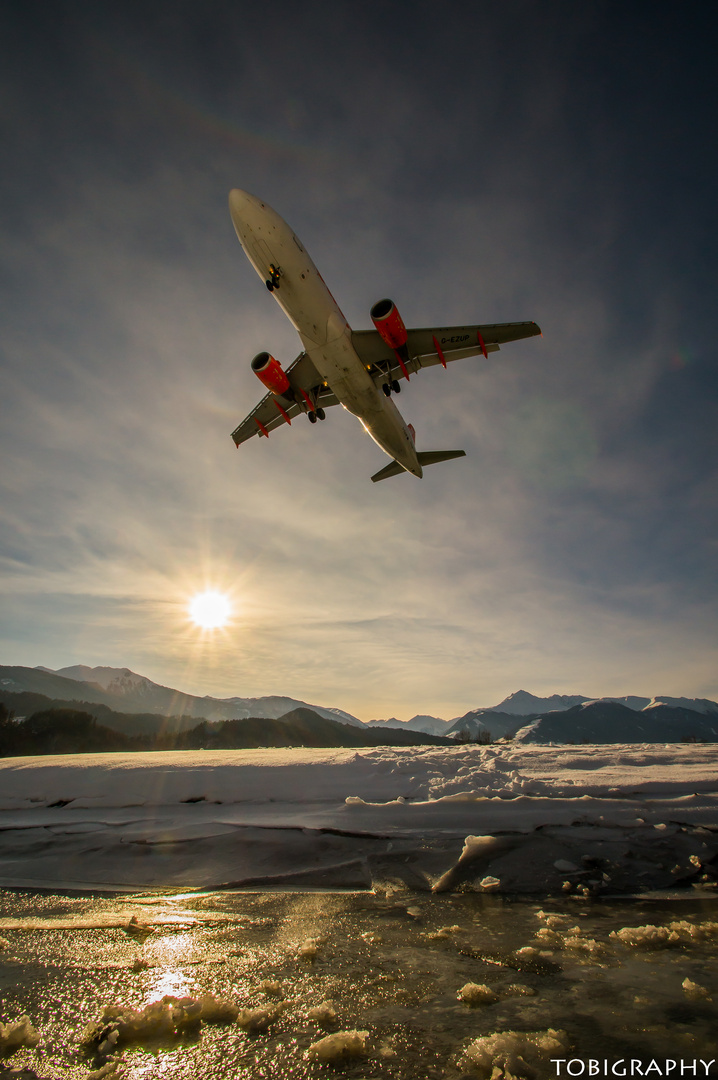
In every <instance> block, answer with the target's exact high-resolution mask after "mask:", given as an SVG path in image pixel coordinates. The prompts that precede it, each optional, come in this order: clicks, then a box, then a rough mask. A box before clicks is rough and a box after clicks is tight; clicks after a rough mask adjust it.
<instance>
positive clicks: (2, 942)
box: [0, 937, 10, 952]
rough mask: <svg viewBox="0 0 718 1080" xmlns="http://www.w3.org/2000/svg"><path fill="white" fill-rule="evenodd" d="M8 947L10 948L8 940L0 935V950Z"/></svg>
mask: <svg viewBox="0 0 718 1080" xmlns="http://www.w3.org/2000/svg"><path fill="white" fill-rule="evenodd" d="M9 948H10V942H9V941H8V939H7V938H4V937H0V952H2V951H3V949H9Z"/></svg>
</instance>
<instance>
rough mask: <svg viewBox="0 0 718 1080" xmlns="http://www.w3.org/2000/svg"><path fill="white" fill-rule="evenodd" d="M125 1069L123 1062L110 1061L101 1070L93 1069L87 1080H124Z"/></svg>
mask: <svg viewBox="0 0 718 1080" xmlns="http://www.w3.org/2000/svg"><path fill="white" fill-rule="evenodd" d="M125 1075H126V1073H125V1068H124V1065H123V1063H122V1062H121V1061H108V1062H107V1064H106V1065H103V1066H102V1068H101V1069H93V1071H92V1072H91V1073H88V1074H87V1080H122V1077H123V1076H125Z"/></svg>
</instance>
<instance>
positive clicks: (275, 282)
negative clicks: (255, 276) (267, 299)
mask: <svg viewBox="0 0 718 1080" xmlns="http://www.w3.org/2000/svg"><path fill="white" fill-rule="evenodd" d="M280 276H281V271H280V270H278V269H277V267H276V266H275V265H274V263H270V264H269V277H268V278H267V280H266V281H265V285H266V286H267V288H268V289H269V291H270V292H273V291H274V289H278V288H279V278H280Z"/></svg>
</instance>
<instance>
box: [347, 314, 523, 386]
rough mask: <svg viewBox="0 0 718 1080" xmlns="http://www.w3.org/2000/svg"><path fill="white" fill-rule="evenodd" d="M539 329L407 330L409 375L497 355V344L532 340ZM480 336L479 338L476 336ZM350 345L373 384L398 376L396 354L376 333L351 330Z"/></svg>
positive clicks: (508, 326) (515, 326) (520, 325)
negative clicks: (370, 370) (369, 369)
mask: <svg viewBox="0 0 718 1080" xmlns="http://www.w3.org/2000/svg"><path fill="white" fill-rule="evenodd" d="M540 333H541V330H540V328H539V327H538V326H537V325H536V323H535V322H520V323H479V324H476V325H475V326H437V327H428V328H424V329H418V330H407V341H406V345H407V351H408V353H409V364H408V365H407V367H408V370H409V372H412V373H413V372H416V371H419V370H420V369H421V368H423V367H433V366H434V365H436V364H440V363H441V362H442V361H441V357H440V356H439V353H438V352H437V348H436V346H437V344H438V346H439V348H440V349H441V352H442V355H443V357H444V360H445V361H446V362H447V363H448V362H449V361H450V360H463V359H465V358H466V357H469V356H481V354H482V353H483V351H484V349H483V348H482V341H483V345H484V347H485V349H486V352H487V353H490V352H498V350H499V348H500V347H501V345H505V344H506V343H507V342H509V341H520V340H521V339H522V338H528V337H535V336H536V335H537V334H540ZM479 335H480V337H479ZM352 345H353V346H354V349H355V351H356V353H357V355H358V356H359V359H360V360H361V361H362V362H363V363H364V364H366V365H371V366H372V367H373V368H375V369H376V370H375V381H376V382H383V381H385V380H386V378H387V377H389V378H391V379H394V378H397V377H400V376H401V374H402V372H401V367H400V365H399V363H398V362H397V358H396V354H395V353H394V352H393V350H392V349H390V348H389V346H388V345H386V344H385V342H384V341H383V340H382V338H381V336H380V335H379V333H378V331H376V330H353V331H352Z"/></svg>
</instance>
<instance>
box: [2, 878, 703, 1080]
mask: <svg viewBox="0 0 718 1080" xmlns="http://www.w3.org/2000/svg"><path fill="white" fill-rule="evenodd" d="M181 900H182V913H183V915H186V917H187V918H188V920H189V919H190V918H191V917H192V916H194V917H196V920H197V921H196V922H195V924H194V925H192V926H188V925H185V926H183V927H182V928H181V929H177V930H172V931H168V929H167V927H166V926H161V925H158V921H159V920H161V919H162V918H164V917H166V915H167V914H168V911H171V910H172V907H171V905H170V904H168V902H167V901H166V900H165V901H163V902H162V903H158V904H155V905H151V904H147V905H145V906H143V908H142V922H143V923H147V924H150V925H152V923H153V918H154V920H155V922H154V927H153V929H152V931H151V934H150V936H148V937H147V939H146V940H145V941H144V943H140V942H138V941H137V940H133V939H131V938H130V937H129V936H128V934H127V933H126V932H124V931H123V930H122V928H121V923H120V920H118V921H116V923H115V928H108V927H107V926H106V925H105V926H104V927H102V926H100V925H98V926H97V927H96V928H94V929H93V928H92V927H91V925H88V924H91V922H92V919H93V917H94V918H95V919H96V920H97V923H98V924H99V923H100V922H101V920H102V919H104V920H105V923H106V922H107V916H108V913H110V914H111V913H112V912H113V910H120V906H119V902H117V901H112V900H107V899H97V898H95V899H83V900H82V901H77V900H74V901H72V906H73V910H75V911H78V909H81V910H82V912H83V913H84V916H85V925H84V926H78V927H77V929H75V930H64V931H61V932H60V931H56V930H51V929H49V928H48V929H45V930H43V929H42V927H41V925H40V924H38V921H37V918H36V919H35V925H36V926H37V927H38V928H37V929H35V930H32V931H27V932H23V931H21V930H13V931H9V930H7V931H3V935H4V936H6V937H7V938H8V941H9V949H7V950H5V951H3V952H1V953H0V996H2V999H3V1000H2V1005H1V1006H0V1008H1V1009H2V1012H1V1013H0V1020H2V1021H7V1020H8V1019H12V1018H15V1017H17V1016H20V1015H22V1014H23V1013H27V1014H28V1015H29V1016H30V1018H31V1020H32V1022H33V1023H34V1024H35V1026H36V1027H37V1028H38V1029H39V1030H40V1031H41V1033H42V1042H41V1044H40V1046H39V1047H38V1049H37V1050H36V1051H34V1050H31V1049H25V1050H22V1051H19V1052H18V1054H16V1055H15V1056H14V1057H13V1060H12V1063H13V1065H15V1064H17V1065H21V1064H23V1065H25V1064H26V1065H28V1066H29V1067H31V1068H35V1070H36V1072H37V1073H38V1075H40V1076H56V1075H63V1076H64V1077H66V1078H67V1080H85V1077H86V1076H87V1073H88V1071H89V1068H90V1063H89V1062H88V1059H87V1055H85V1056H84V1057H83V1052H82V1051H81V1049H80V1047H79V1032H80V1031H81V1030H82V1028H83V1026H84V1025H85V1024H86V1023H88V1022H89V1021H91V1020H93V1019H96V1018H97V1017H99V1016H101V1015H102V1012H103V1009H104V1008H106V1007H108V1006H123V1007H127V1008H131V1009H134V1010H141V1009H143V1008H145V1007H146V1006H147V1005H149V1004H151V1003H152V1002H156V1001H158V1000H161V999H162V998H163V997H165V996H171V997H174V998H184V997H187V996H191V997H194V998H199V997H201V996H202V995H209V994H212V995H215V997H216V998H218V999H229V1000H230V1001H232V1002H234V1003H235V1004H236V1006H237V1007H238V1008H239V1009H240V1010H245V1011H246V1013H247V1014H249V1013H254V1014H256V1013H257V1012H258V1011H260V1010H262V1009H264V1010H270V1011H272V1010H273V1009H274V1007H275V1006H276V1005H277V1003H278V1002H279V1001H280V1000H281V1001H282V1003H283V1011H277V1012H276V1015H275V1013H274V1012H272V1020H271V1022H270V1023H268V1024H267V1026H266V1027H265V1028H263V1029H262V1030H251V1029H250V1028H249V1027H242V1025H241V1024H240V1023H239V1022H233V1023H231V1024H223V1023H207V1024H203V1025H202V1027H201V1030H200V1031H199V1032H198V1033H197V1035H196V1037H195V1039H194V1041H192V1040H191V1039H188V1040H187V1041H184V1040H180V1042H178V1041H177V1040H176V1039H175V1040H174V1041H171V1040H165V1042H164V1043H160V1044H158V1045H154V1046H149V1045H143V1044H139V1045H137V1044H133V1045H131V1046H128V1047H126V1048H125V1049H124V1050H123V1052H122V1053H123V1059H124V1061H125V1063H126V1066H125V1067H126V1070H127V1076H128V1078H129V1080H145V1078H149V1077H156V1076H160V1077H167V1078H172V1080H196V1078H197V1077H202V1078H203V1080H204V1078H205V1077H207V1078H209V1080H213V1078H215V1077H216V1078H217V1080H220V1078H226V1077H227V1076H232V1077H235V1076H236V1077H247V1078H252V1080H256V1078H260V1077H264V1076H266V1077H270V1076H272V1077H282V1078H283V1080H284V1078H287V1080H305V1078H307V1080H309V1078H316V1077H319V1076H321V1075H324V1074H325V1072H326V1069H325V1066H322V1065H319V1064H317V1063H316V1062H313V1061H312V1059H311V1057H310V1056H309V1055H308V1051H309V1047H310V1046H311V1045H313V1044H315V1043H316V1042H317V1041H318V1040H319V1039H321V1038H323V1037H325V1036H326V1035H328V1034H331V1033H333V1032H335V1031H347V1030H348V1031H351V1030H354V1029H356V1030H360V1031H367V1032H368V1033H369V1035H368V1037H367V1041H366V1054H365V1057H363V1058H361V1059H358V1060H357V1061H356V1062H349V1063H346V1064H345V1065H344V1066H342V1068H343V1069H344V1070H345V1074H346V1075H349V1076H354V1077H364V1076H367V1077H379V1076H381V1077H382V1080H384V1078H386V1080H416V1078H417V1077H422V1078H423V1077H433V1076H436V1077H444V1078H446V1080H452V1078H456V1077H458V1076H461V1075H463V1074H465V1073H466V1071H467V1066H466V1064H465V1062H464V1064H462V1062H463V1061H464V1058H463V1055H464V1053H465V1050H466V1048H467V1046H469V1045H470V1044H471V1043H472V1041H475V1040H476V1039H477V1038H480V1037H489V1036H491V1035H492V1034H493V1033H497V1032H506V1031H520V1032H524V1033H526V1032H532V1031H533V1032H535V1031H546V1030H547V1029H549V1028H551V1029H555V1030H561V1031H563V1032H565V1033H566V1036H565V1038H566V1043H567V1045H569V1044H570V1046H571V1048H572V1049H571V1053H572V1054H575V1055H576V1056H579V1057H584V1058H588V1057H596V1058H600V1059H603V1058H604V1057H608V1058H609V1059H611V1058H619V1057H627V1056H630V1057H633V1058H637V1059H640V1060H643V1061H647V1060H648V1059H650V1057H652V1056H659V1055H662V1056H667V1057H669V1058H670V1057H676V1056H679V1055H680V1054H683V1055H684V1056H686V1057H687V1058H688V1057H690V1058H691V1059H692V1057H693V1056H694V1055H695V1054H697V1053H698V1052H699V1051H700V1054H701V1056H702V1057H704V1058H705V1057H706V1055H708V1057H709V1058H711V1057H716V1058H718V1047H717V1046H716V1019H717V1017H718V1012H717V1009H716V1003H718V964H717V963H716V961H718V929H716V931H715V932H714V931H713V930H708V929H707V928H708V926H709V922H710V920H712V919H718V910H716V907H715V905H709V904H708V903H707V902H706V903H700V902H698V901H696V902H694V903H692V904H691V903H688V902H686V903H683V904H680V905H677V906H676V905H670V904H663V905H662V906H661V905H660V904H655V903H654V904H647V903H643V904H627V903H616V904H612V903H608V902H602V903H595V904H591V903H581V902H575V901H565V902H564V901H561V902H556V903H552V904H551V911H550V913H549V912H544V911H541V906H540V905H538V904H531V903H525V902H522V903H512V902H510V901H507V900H502V899H501V898H500V897H496V896H493V897H490V896H485V895H474V894H468V893H467V894H463V895H456V894H454V895H446V896H441V897H429V896H427V895H420V896H417V895H416V894H411V893H409V892H401V891H397V892H395V893H393V894H382V895H379V894H377V895H374V894H367V893H361V894H354V895H351V894H341V895H338V894H326V893H324V894H320V893H315V894H310V895H307V894H294V895H292V894H231V893H224V894H214V895H212V894H206V895H203V896H196V897H187V896H182V897H181ZM2 901H3V907H4V910H5V912H9V911H10V909H12V912H13V913H14V914H16V915H18V916H21V915H22V912H23V910H24V909H27V910H28V911H29V910H31V906H32V898H31V897H23V896H21V895H19V894H13V895H10V894H5V895H4V897H2ZM63 905H64V907H63ZM69 905H70V901H67V900H64V899H63V898H59V897H58V898H55V900H54V907H53V904H52V902H49V901H48V902H47V904H46V911H47V915H48V916H50V917H51V916H53V915H56V914H58V913H61V912H62V911H63V910H65V909H69ZM113 905H114V907H113ZM125 910H126V909H125ZM34 911H35V913H36V912H37V905H35V907H34ZM671 924H673V925H674V926H675V927H678V929H677V930H670V929H669V931H667V934H666V935H661V934H660V933H654V932H652V931H651V932H644V933H643V934H642V935H638V936H636V934H635V933H633V932H632V933H630V934H626V933H618V934H617V933H616V931H622V930H623V928H626V927H634V928H635V927H644V928H645V927H646V926H663V927H668V928H670V926H671ZM691 926H693V927H703V928H704V930H703V931H701V932H700V933H697V932H694V931H692V930H691V929H690V927H691ZM48 927H49V920H48ZM671 934H674V939H673V940H671ZM651 938H654V939H655V940H656V941H657V942H659V946H660V947H650V942H649V939H651ZM662 938H665V941H663V944H660V941H661V940H662ZM634 940H642V941H643V945H645V947H643V945H638V946H634V945H631V944H629V942H630V941H634ZM308 941H312V942H316V943H317V948H316V951H313V952H312V955H309V953H308V952H307V950H306V949H304V950H303V948H302V946H303V944H306V943H307V942H308ZM138 958H142V959H143V960H145V961H146V962H147V964H148V965H149V966H148V967H146V968H144V969H141V968H138V967H137V965H136V961H137V960H138ZM686 981H688V990H686V985H685V984H686ZM277 984H279V986H280V988H281V995H282V997H281V999H280V997H279V996H278V993H277V989H276V988H277ZM469 984H476V985H478V986H486V987H489V988H490V991H491V993H490V994H489V995H482V994H474V998H475V1004H473V1005H472V1004H471V1003H470V1002H469V1001H468V998H469V997H470V996H471V995H468V994H467V995H465V996H464V999H462V995H461V994H460V991H461V989H462V988H464V987H466V986H467V985H469ZM691 986H693V987H698V988H699V989H700V995H699V996H697V995H698V994H699V992H698V991H696V990H691ZM517 987H523V988H524V989H523V990H522V991H521V992H520V993H519V992H518V990H517ZM691 994H692V995H693V996H691ZM482 999H483V1003H482ZM326 1002H331V1003H332V1010H333V1012H334V1013H335V1014H336V1020H333V1021H332V1022H331V1023H330V1024H328V1025H325V1024H323V1023H322V1022H321V1020H320V1017H321V1016H325V1017H326V1016H327V1015H329V1013H328V1010H327V1009H326V1008H322V1005H323V1003H326ZM43 1063H44V1065H43ZM41 1065H43V1067H41ZM93 1067H96V1065H94V1066H93ZM472 1068H473V1066H472ZM488 1075H490V1072H489V1074H488ZM544 1075H545V1076H546V1077H547V1078H548V1077H549V1076H551V1075H553V1074H552V1073H551V1072H550V1070H549V1071H544V1072H542V1073H541V1076H544Z"/></svg>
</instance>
